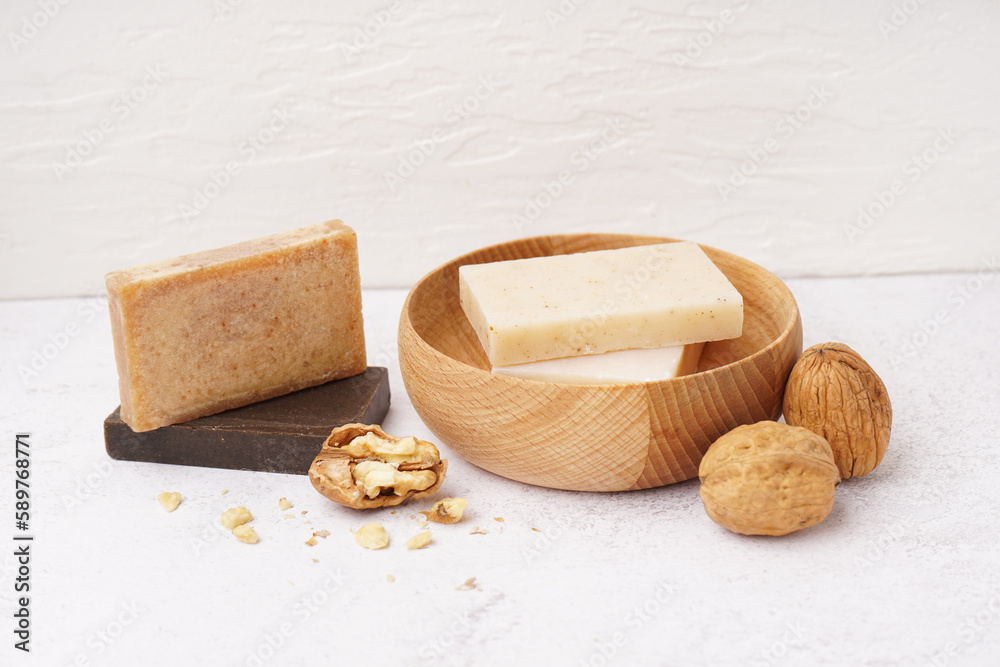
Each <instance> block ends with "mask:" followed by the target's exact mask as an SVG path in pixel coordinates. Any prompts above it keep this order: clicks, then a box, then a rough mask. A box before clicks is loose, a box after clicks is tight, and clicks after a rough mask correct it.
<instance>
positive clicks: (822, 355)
mask: <svg viewBox="0 0 1000 667" xmlns="http://www.w3.org/2000/svg"><path fill="white" fill-rule="evenodd" d="M784 414H785V421H786V422H788V423H789V424H792V425H793V426H803V427H805V428H807V429H809V430H810V431H812V432H814V433H817V434H819V435H821V436H823V437H824V438H826V440H827V442H829V443H830V447H832V448H833V456H834V459H835V460H836V462H837V468H839V469H840V476H841V477H843V478H844V479H847V478H848V477H860V476H861V475H867V474H868V473H870V472H871V471H872V470H874V469H875V467H876V466H878V464H879V463H880V462H881V461H882V457H883V456H885V450H886V447H888V445H889V431H890V430H891V428H892V404H891V403H890V402H889V394H888V393H887V392H886V390H885V385H884V384H883V383H882V379H881V378H879V376H878V374H877V373H875V371H874V370H872V367H871V366H869V365H868V363H867V362H866V361H865V360H864V359H862V358H861V356H860V355H859V354H858V353H857V352H855V351H854V350H852V349H851V348H849V347H848V346H846V345H843V344H842V343H823V344H822V345H813V346H812V347H810V348H809V349H808V350H806V351H805V352H803V353H802V356H801V357H799V360H798V361H797V362H796V363H795V366H794V367H793V368H792V372H791V374H790V375H789V377H788V384H787V385H786V387H785V402H784Z"/></svg>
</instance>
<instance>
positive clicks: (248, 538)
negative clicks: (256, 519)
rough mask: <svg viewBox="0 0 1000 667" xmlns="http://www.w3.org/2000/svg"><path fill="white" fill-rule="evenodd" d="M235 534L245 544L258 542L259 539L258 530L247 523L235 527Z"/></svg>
mask: <svg viewBox="0 0 1000 667" xmlns="http://www.w3.org/2000/svg"><path fill="white" fill-rule="evenodd" d="M233 535H235V536H236V539H238V540H239V541H240V542H243V543H245V544H257V541H258V538H257V531H256V530H254V529H253V526H247V525H246V524H240V525H238V526H236V527H235V528H233Z"/></svg>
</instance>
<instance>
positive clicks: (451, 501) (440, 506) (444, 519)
mask: <svg viewBox="0 0 1000 667" xmlns="http://www.w3.org/2000/svg"><path fill="white" fill-rule="evenodd" d="M468 504H469V501H468V500H466V499H465V498H442V499H441V500H439V501H437V502H436V503H434V506H433V507H431V510H430V511H429V512H426V511H424V512H421V514H423V515H424V516H426V517H427V520H428V521H433V522H434V523H458V522H459V521H461V520H462V513H463V512H465V508H466V507H467V506H468Z"/></svg>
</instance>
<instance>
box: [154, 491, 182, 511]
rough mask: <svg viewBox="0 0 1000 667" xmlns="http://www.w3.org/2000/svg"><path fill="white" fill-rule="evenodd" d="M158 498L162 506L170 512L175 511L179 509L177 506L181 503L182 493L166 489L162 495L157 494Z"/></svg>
mask: <svg viewBox="0 0 1000 667" xmlns="http://www.w3.org/2000/svg"><path fill="white" fill-rule="evenodd" d="M156 500H157V501H159V503H160V506H161V507H163V509H165V510H167V511H168V512H173V511H174V510H175V509H177V506H178V505H180V504H181V494H179V493H177V492H176V491H164V492H163V493H161V494H160V495H158V496H156Z"/></svg>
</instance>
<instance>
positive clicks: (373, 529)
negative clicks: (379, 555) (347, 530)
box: [354, 523, 389, 549]
mask: <svg viewBox="0 0 1000 667" xmlns="http://www.w3.org/2000/svg"><path fill="white" fill-rule="evenodd" d="M354 541H355V542H357V543H358V544H360V545H361V546H363V547H364V548H365V549H385V548H386V547H387V546H389V533H387V532H385V528H383V527H382V524H380V523H366V524H365V525H363V526H361V527H360V528H358V530H357V531H356V532H355V533H354Z"/></svg>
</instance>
